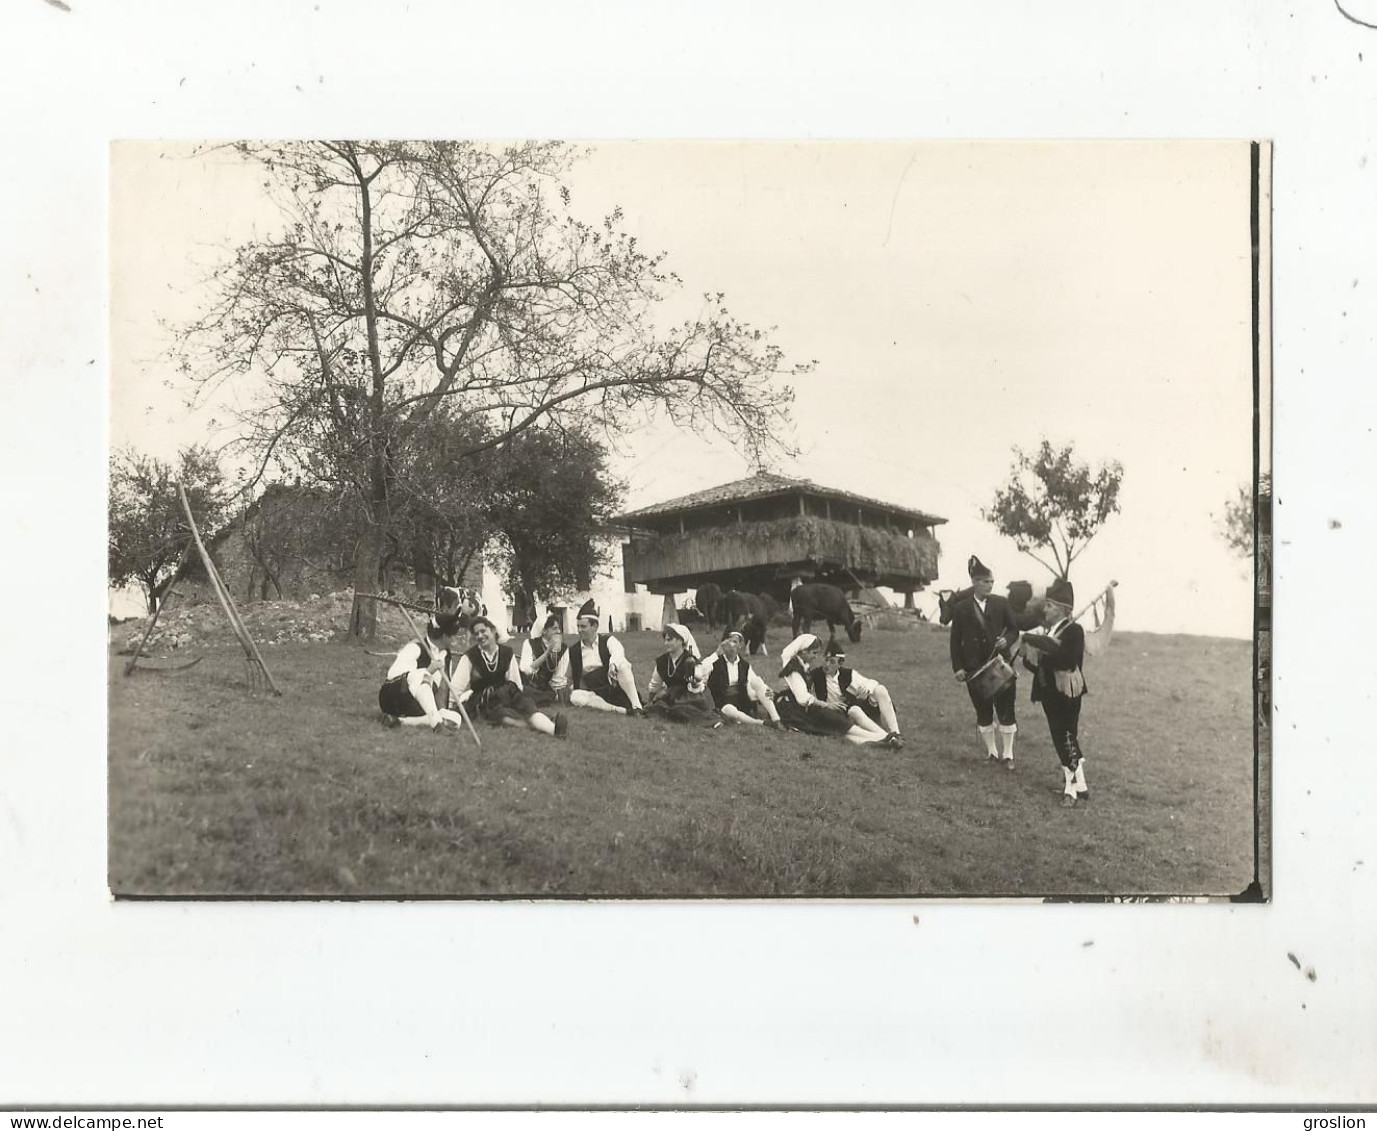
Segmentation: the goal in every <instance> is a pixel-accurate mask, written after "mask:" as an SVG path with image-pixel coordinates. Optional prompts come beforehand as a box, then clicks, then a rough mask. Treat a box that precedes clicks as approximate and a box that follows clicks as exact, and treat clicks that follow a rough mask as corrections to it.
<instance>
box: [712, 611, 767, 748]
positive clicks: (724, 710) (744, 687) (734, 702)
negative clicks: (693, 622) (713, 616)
mask: <svg viewBox="0 0 1377 1131" xmlns="http://www.w3.org/2000/svg"><path fill="white" fill-rule="evenodd" d="M745 647H746V638H745V635H744V634H743V633H742V631H741V630H740V629H739V628H730V629H728V630H727V631H726V632H724V633H723V634H722V640H721V642H720V643H719V644H718V645H717V651H716V652H714V653H713V654H712V655H711V656H709V657H708V658H707V659H706V660H704V661H703V662H702V663H701V664H699V665H698V678H699V679H701V680H703V681H704V682H705V683H706V684H707V688H708V694H709V695H711V696H712V701H713V703H714V704H716V706H717V710H718V711H719V712H720V713H721V715H722V717H723V718H724V719H726V720H727V721H728V722H731V723H753V724H754V725H756V726H765V725H767V724H768V725H769V726H772V727H778V726H779V725H780V722H779V712H778V711H776V710H775V702H774V692H772V691H771V690H770V689H769V687H768V686H767V685H766V683H765V681H764V680H763V679H761V678H760V673H759V672H755V671H752V670H751V664H750V661H749V660H747V659H746V657H745V656H744V655H742V649H743V648H745ZM761 714H763V715H764V716H765V718H763V719H762V718H759V717H758V716H759V715H761Z"/></svg>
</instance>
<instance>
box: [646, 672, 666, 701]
mask: <svg viewBox="0 0 1377 1131" xmlns="http://www.w3.org/2000/svg"><path fill="white" fill-rule="evenodd" d="M664 686H665V681H664V680H662V679H661V678H660V665H659V664H656V665H655V666H654V667H653V668H651V669H650V687H649V688H648V689H647V691H646V698H648V699H654V698H655V696H656V695H658V694H659V693H660V691H661V690H662V689H663V688H664Z"/></svg>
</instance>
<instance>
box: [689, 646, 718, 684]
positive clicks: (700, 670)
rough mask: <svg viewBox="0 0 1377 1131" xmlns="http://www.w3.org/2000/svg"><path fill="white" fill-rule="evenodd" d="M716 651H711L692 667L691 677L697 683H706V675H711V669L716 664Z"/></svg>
mask: <svg viewBox="0 0 1377 1131" xmlns="http://www.w3.org/2000/svg"><path fill="white" fill-rule="evenodd" d="M717 657H718V653H717V652H711V653H709V654H708V655H707V657H706V658H704V659H703V660H702V662H700V663H699V664H698V665H697V666H696V667H695V668H694V669H693V678H694V679H695V680H696V681H697V682H699V683H706V682H707V678H708V676H710V675H712V669H713V667H714V666H715V665H716V664H717Z"/></svg>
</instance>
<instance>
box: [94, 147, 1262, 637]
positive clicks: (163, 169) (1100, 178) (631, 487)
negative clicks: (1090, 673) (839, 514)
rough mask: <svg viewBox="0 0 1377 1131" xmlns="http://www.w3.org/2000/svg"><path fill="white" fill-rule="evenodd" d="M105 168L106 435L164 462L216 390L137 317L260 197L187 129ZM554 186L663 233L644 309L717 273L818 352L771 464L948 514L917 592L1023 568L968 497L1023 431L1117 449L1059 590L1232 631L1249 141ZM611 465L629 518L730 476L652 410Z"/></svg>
mask: <svg viewBox="0 0 1377 1131" xmlns="http://www.w3.org/2000/svg"><path fill="white" fill-rule="evenodd" d="M111 178H112V184H111V272H112V287H111V312H112V325H111V344H112V357H113V372H112V388H111V442H112V444H115V445H120V444H124V443H130V444H133V445H134V446H136V447H138V448H141V449H143V450H145V451H151V452H153V453H155V454H158V455H160V456H162V457H163V458H168V457H170V456H171V455H173V454H174V453H175V451H176V449H177V448H178V447H179V446H181V445H183V444H185V443H190V442H192V441H194V440H200V439H205V438H206V437H207V436H208V435H212V434H213V429H212V428H211V426H210V420H211V418H212V417H216V416H217V411H216V408H217V406H215V405H210V406H208V407H203V408H201V409H198V410H196V411H188V409H187V408H186V406H185V403H184V397H185V391H184V390H180V389H178V388H176V387H175V382H174V383H173V387H169V385H168V381H169V379H170V378H171V376H172V375H171V371H170V367H169V365H168V363H167V361H166V359H165V355H164V350H165V347H166V344H167V339H166V335H165V332H164V331H163V330H162V328H161V326H160V322H162V321H166V320H171V321H173V322H176V321H178V320H183V319H186V318H188V317H190V316H192V315H194V314H195V312H196V311H197V309H198V303H199V302H200V301H201V293H202V292H201V291H200V290H199V280H200V279H201V278H202V277H203V276H204V273H205V271H206V270H207V269H208V267H209V266H210V265H212V264H213V263H214V262H215V261H216V258H217V256H219V255H222V254H223V250H222V249H223V248H225V247H228V246H231V245H233V244H234V243H236V242H239V241H242V240H243V239H245V238H247V237H248V236H249V235H250V234H252V233H253V232H254V231H255V230H258V231H259V232H263V231H267V230H269V229H271V227H272V226H273V225H274V224H275V223H277V214H276V212H275V211H274V210H273V209H272V208H271V207H270V206H268V205H267V204H266V203H265V201H264V199H263V196H262V193H261V177H260V176H259V175H257V174H256V173H254V172H253V171H251V170H248V169H245V168H244V167H242V166H240V165H238V164H237V162H236V161H235V160H234V159H233V158H231V157H228V156H227V155H224V154H211V155H209V156H196V155H194V154H193V153H192V152H191V150H190V147H189V146H187V145H184V144H166V143H159V142H124V143H117V144H116V145H115V147H114V149H113V152H112V161H111ZM569 184H570V187H571V190H572V194H573V207H574V209H575V211H577V212H579V213H580V214H582V215H584V216H585V217H586V218H595V217H598V216H601V215H602V214H604V213H606V212H607V211H609V210H610V209H611V208H613V207H614V206H618V205H619V206H620V207H621V208H622V209H623V211H624V217H625V221H624V223H625V227H626V228H627V229H628V230H630V231H631V232H633V233H634V234H636V235H637V236H638V238H639V240H640V241H641V243H642V245H643V246H644V247H645V248H646V249H648V250H664V251H666V252H668V253H669V258H668V263H667V266H668V267H669V268H670V269H672V270H673V271H675V272H676V273H677V274H678V275H679V276H680V277H681V278H682V279H683V280H684V285H683V289H682V292H681V293H679V294H678V295H676V296H674V297H673V298H671V299H670V300H669V301H668V302H667V303H666V304H665V308H664V312H663V316H664V317H665V318H666V319H668V320H671V321H672V320H678V319H680V318H682V317H687V316H692V315H693V314H695V313H696V312H697V311H698V310H699V309H700V308H701V304H702V300H701V296H702V294H703V293H704V292H714V293H715V292H718V291H721V292H724V293H725V296H726V302H727V305H728V306H729V307H730V309H731V310H732V311H733V313H734V314H736V315H737V316H738V317H740V318H743V319H745V320H747V321H749V322H751V323H753V324H755V325H761V326H768V327H774V332H773V337H774V340H775V341H776V342H777V343H778V344H779V345H780V346H781V347H782V348H783V350H784V352H785V356H786V360H787V362H789V363H793V362H798V361H814V362H816V365H815V367H814V369H813V371H812V372H811V373H810V374H808V375H806V376H804V377H802V378H798V379H795V380H794V386H795V390H796V394H797V397H796V402H795V406H794V414H793V415H794V429H793V433H792V436H791V439H792V440H793V442H794V444H795V445H796V446H797V447H798V449H799V455H798V457H797V458H794V459H788V460H782V461H780V462H779V463H777V464H776V465H775V466H774V468H773V470H775V471H778V472H781V473H783V474H790V475H798V476H803V477H807V478H811V479H813V480H815V481H817V482H820V483H824V484H827V485H829V486H833V487H839V488H842V489H845V490H850V491H855V492H858V493H861V494H867V495H872V496H874V497H876V498H879V499H883V500H886V501H889V502H893V503H896V504H900V505H903V506H908V507H913V508H915V509H919V510H923V511H926V512H928V513H933V514H938V515H942V516H944V517H946V518H947V519H948V520H949V521H948V523H947V524H946V525H944V526H941V527H939V528H938V531H937V534H938V538H939V541H940V542H941V545H942V558H941V568H940V576H939V578H938V583H937V584H938V585H941V586H946V587H950V588H957V587H960V586H961V585H964V584H965V583H966V578H965V563H966V559H967V558H968V557H969V555H971V554H977V555H978V556H979V557H980V558H981V559H982V560H983V561H984V562H985V563H986V564H988V565H989V566H991V568H992V569H993V570H994V571H995V575H996V578H997V584H998V585H999V586H1002V585H1003V584H1004V582H1006V581H1009V580H1013V579H1016V578H1026V579H1029V580H1032V581H1034V582H1045V581H1046V580H1048V579H1049V576H1050V575H1049V574H1048V573H1047V571H1046V570H1045V569H1044V568H1043V567H1042V566H1040V565H1039V564H1037V563H1036V562H1034V561H1033V560H1031V559H1030V558H1028V557H1025V556H1023V555H1020V554H1019V553H1018V551H1017V550H1016V548H1015V547H1014V546H1013V544H1012V542H1010V541H1009V540H1007V539H1004V538H1002V537H1000V536H999V535H998V534H997V533H996V532H995V530H994V528H993V527H991V526H990V525H989V524H988V523H986V522H985V521H984V520H982V519H981V517H980V511H981V509H982V507H984V506H987V505H988V504H989V502H990V501H991V499H992V497H993V495H994V492H995V490H996V489H997V488H998V486H999V485H1000V484H1001V483H1002V482H1003V481H1004V480H1005V479H1006V478H1007V475H1008V471H1009V467H1010V463H1011V459H1012V449H1013V447H1014V446H1016V445H1017V446H1021V447H1023V448H1024V449H1032V448H1035V447H1036V446H1037V444H1038V443H1039V441H1040V440H1042V439H1043V438H1047V439H1049V440H1052V441H1053V442H1055V443H1066V442H1071V443H1074V445H1075V448H1076V452H1077V454H1078V455H1079V457H1080V458H1081V459H1083V460H1087V461H1089V462H1090V463H1092V464H1098V463H1100V462H1102V461H1105V460H1109V459H1117V460H1119V461H1121V463H1122V464H1123V466H1124V482H1123V490H1122V493H1121V497H1120V502H1121V507H1122V513H1121V514H1119V515H1115V516H1113V517H1112V518H1111V519H1110V520H1109V522H1108V523H1107V524H1106V526H1105V527H1104V529H1103V530H1102V532H1101V533H1100V534H1099V535H1098V536H1097V537H1096V538H1095V539H1094V541H1093V542H1092V543H1091V544H1090V547H1089V548H1088V549H1087V550H1086V551H1085V553H1084V555H1083V556H1082V557H1080V558H1079V559H1078V560H1077V562H1076V564H1075V566H1074V567H1073V569H1072V580H1073V581H1074V582H1075V583H1076V587H1077V593H1078V596H1079V597H1081V598H1082V599H1084V597H1087V596H1089V595H1091V594H1093V593H1095V592H1097V591H1099V590H1100V589H1102V588H1103V587H1104V586H1105V585H1106V584H1108V582H1109V581H1110V580H1111V579H1113V580H1117V581H1118V582H1119V588H1118V590H1117V596H1118V605H1119V621H1118V623H1119V624H1120V626H1121V627H1123V628H1125V629H1134V630H1141V631H1152V632H1190V633H1199V634H1206V635H1229V636H1248V635H1250V633H1251V623H1252V598H1251V572H1250V567H1249V565H1248V564H1247V563H1244V562H1241V561H1240V560H1239V559H1237V558H1236V557H1233V556H1232V555H1231V554H1230V552H1229V551H1228V549H1227V547H1226V546H1225V544H1224V542H1223V541H1222V539H1221V538H1220V537H1219V534H1218V520H1217V516H1218V515H1219V513H1220V512H1221V511H1222V509H1223V505H1224V503H1225V501H1226V500H1227V499H1228V498H1230V497H1231V495H1232V494H1233V493H1234V492H1235V491H1236V490H1237V488H1238V487H1239V486H1241V485H1243V484H1245V483H1247V482H1249V481H1250V480H1251V476H1252V431H1251V429H1252V407H1253V398H1252V372H1251V353H1250V348H1251V293H1250V276H1249V270H1250V267H1249V228H1248V219H1249V210H1248V188H1249V181H1248V147H1247V145H1246V144H1244V143H1240V142H1217V143H1216V142H1138V143H1124V142H1117V143H1100V142H1079V143H1031V142H1021V143H920V144H915V143H904V142H894V143H873V142H865V143H856V142H846V143H817V142H810V143H759V142H733V143H716V142H714V143H707V142H699V143H694V142H654V143H634V142H618V143H600V144H597V145H594V146H592V147H591V151H590V153H589V155H588V156H587V158H586V159H584V160H583V161H582V162H581V163H580V164H579V165H578V166H577V167H576V169H575V171H574V173H573V174H572V176H571V178H570V181H569ZM223 417H224V413H223V411H221V412H219V413H218V418H221V419H222V418H223ZM613 466H614V470H615V471H616V472H617V474H618V475H619V476H620V477H621V478H622V479H624V480H625V481H626V483H627V488H628V489H627V496H626V509H628V510H629V509H634V508H636V507H640V506H645V505H649V504H651V503H655V502H659V501H662V500H664V499H667V498H672V497H675V496H677V495H681V494H685V493H688V492H690V491H695V490H700V489H702V488H705V487H711V486H714V485H716V484H719V483H723V482H726V481H728V480H731V479H736V478H739V477H741V476H743V475H747V474H750V471H751V468H750V467H749V466H748V464H747V462H746V460H745V459H744V458H743V456H742V455H739V454H738V453H737V452H736V451H734V450H732V449H731V447H730V446H728V445H727V444H725V443H724V442H722V441H721V439H720V438H715V437H711V436H703V435H699V434H685V433H682V432H678V431H677V430H674V429H672V428H670V427H668V426H658V427H651V428H647V429H644V430H641V431H639V432H637V433H635V434H633V435H631V436H628V437H625V438H623V439H621V440H619V441H618V443H617V446H616V454H615V457H614V462H613Z"/></svg>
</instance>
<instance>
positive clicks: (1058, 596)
mask: <svg viewBox="0 0 1377 1131" xmlns="http://www.w3.org/2000/svg"><path fill="white" fill-rule="evenodd" d="M1075 603H1076V591H1075V589H1074V588H1073V587H1072V585H1071V582H1069V581H1054V582H1053V583H1052V585H1051V586H1050V587H1049V588H1048V590H1047V603H1046V605H1045V607H1044V609H1043V619H1044V623H1045V625H1046V628H1047V631H1046V632H1045V633H1041V632H1031V633H1028V634H1027V635H1026V636H1025V637H1024V639H1025V640H1026V641H1027V642H1028V643H1029V644H1030V645H1031V646H1032V647H1033V648H1035V649H1037V656H1036V662H1034V661H1033V660H1032V659H1030V658H1029V657H1026V656H1025V657H1024V660H1023V664H1024V666H1025V667H1026V668H1028V669H1029V670H1030V671H1031V672H1032V673H1033V702H1034V703H1041V704H1042V710H1043V712H1044V714H1046V715H1047V729H1048V730H1049V731H1051V733H1052V745H1053V746H1055V747H1056V748H1057V758H1058V759H1059V760H1060V762H1061V772H1062V777H1063V778H1064V779H1065V782H1064V789H1063V790H1062V795H1061V803H1062V805H1063V806H1065V807H1067V808H1070V807H1071V806H1072V805H1075V804H1076V802H1077V800H1080V801H1082V802H1086V801H1089V800H1090V787H1089V786H1088V785H1086V784H1085V755H1084V754H1083V753H1082V752H1081V741H1080V723H1081V700H1082V699H1083V698H1084V697H1085V693H1086V686H1085V676H1084V675H1083V674H1082V672H1081V665H1082V664H1083V663H1084V662H1085V629H1083V628H1082V627H1081V626H1080V625H1078V624H1077V623H1076V622H1075V621H1073V620H1072V619H1071V610H1072V608H1073V607H1074V605H1075Z"/></svg>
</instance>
